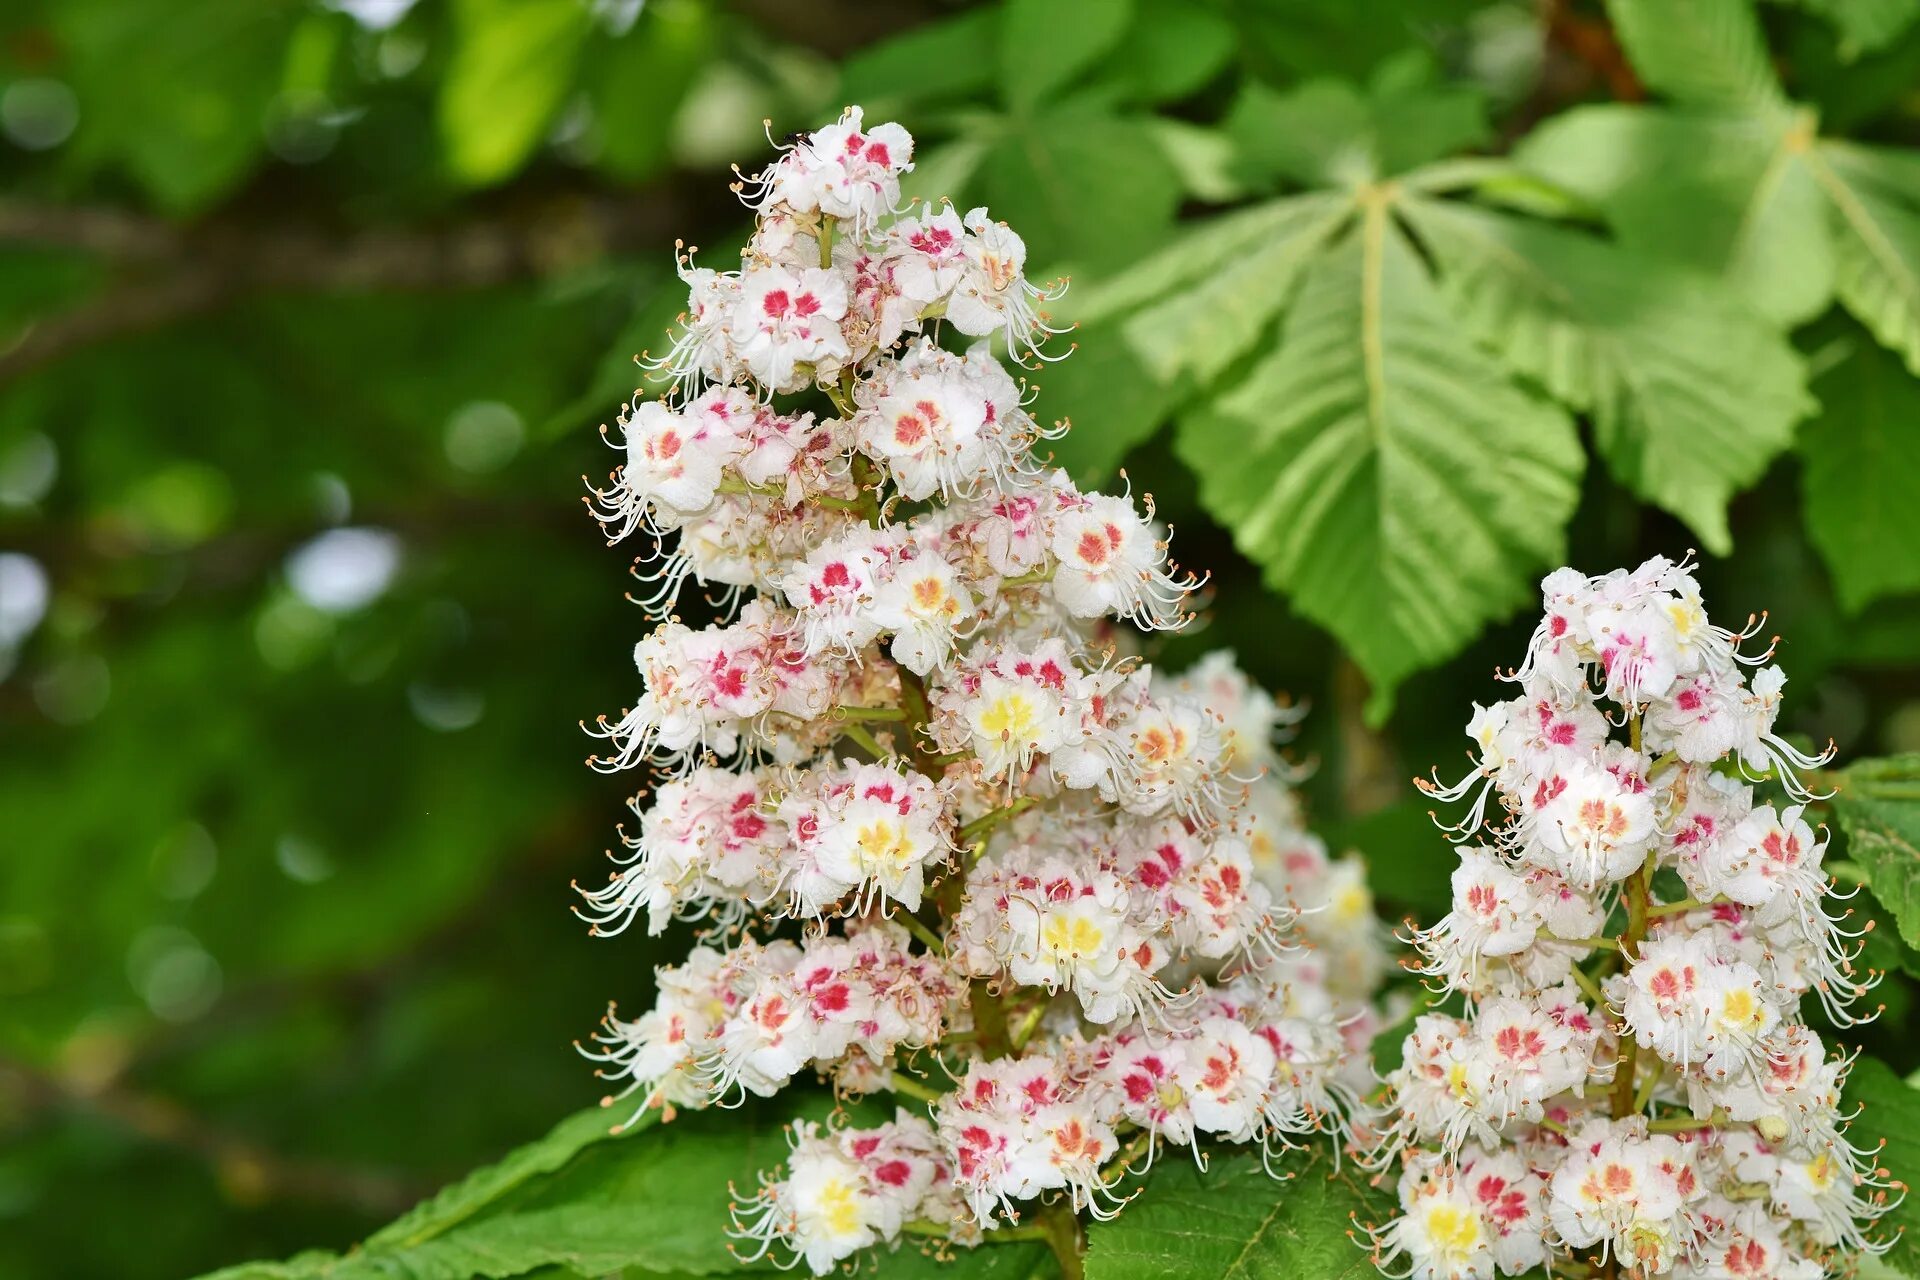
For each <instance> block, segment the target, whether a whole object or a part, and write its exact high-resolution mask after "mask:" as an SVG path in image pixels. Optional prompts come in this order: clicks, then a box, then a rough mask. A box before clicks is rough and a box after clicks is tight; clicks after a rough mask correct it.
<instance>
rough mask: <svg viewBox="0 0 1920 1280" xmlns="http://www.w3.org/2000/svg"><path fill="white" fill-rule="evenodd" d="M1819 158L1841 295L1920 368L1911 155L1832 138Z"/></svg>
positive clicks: (1917, 223) (1918, 199) (1917, 225)
mask: <svg viewBox="0 0 1920 1280" xmlns="http://www.w3.org/2000/svg"><path fill="white" fill-rule="evenodd" d="M1814 160H1815V173H1816V175H1817V176H1818V177H1819V178H1820V181H1821V186H1822V188H1823V189H1824V190H1825V191H1826V193H1827V195H1828V197H1829V198H1830V199H1831V200H1832V201H1833V209H1834V215H1835V219H1834V225H1835V228H1836V238H1837V242H1838V245H1839V252H1838V262H1839V273H1838V286H1839V293H1840V301H1842V302H1843V303H1845V304H1846V306H1847V310H1849V311H1851V312H1853V314H1854V315H1856V316H1858V317H1859V319H1860V323H1862V324H1864V325H1866V326H1867V328H1869V329H1871V330H1872V331H1873V334H1874V336H1875V337H1877V338H1879V339H1880V341H1881V342H1882V343H1884V344H1885V345H1886V346H1888V347H1890V348H1891V349H1893V350H1894V351H1897V352H1899V353H1900V355H1901V357H1902V358H1903V359H1905V360H1906V362H1907V368H1909V369H1911V370H1912V371H1913V372H1914V373H1915V374H1920V182H1917V181H1916V180H1915V178H1914V171H1913V160H1912V157H1911V156H1907V155H1904V154H1901V153H1898V152H1889V151H1883V150H1880V149H1879V148H1876V147H1866V146H1860V145H1858V144H1855V143H1845V142H1831V143H1822V144H1821V145H1820V148H1819V149H1818V150H1817V151H1816V152H1815V153H1814Z"/></svg>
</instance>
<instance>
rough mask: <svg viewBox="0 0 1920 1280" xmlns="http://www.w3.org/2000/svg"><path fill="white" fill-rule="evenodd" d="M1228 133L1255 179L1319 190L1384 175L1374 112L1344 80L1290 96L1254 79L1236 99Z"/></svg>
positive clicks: (1310, 84)
mask: <svg viewBox="0 0 1920 1280" xmlns="http://www.w3.org/2000/svg"><path fill="white" fill-rule="evenodd" d="M1226 130H1227V136H1228V137H1230V138H1231V139H1233V141H1234V144H1235V146H1236V147H1237V148H1238V150H1239V152H1240V157H1241V166H1242V169H1243V171H1244V172H1245V174H1246V176H1247V177H1249V178H1251V179H1256V180H1257V179H1261V178H1286V179H1289V180H1290V181H1293V182H1297V183H1300V184H1302V185H1303V186H1315V187H1318V186H1334V185H1339V184H1345V183H1355V182H1365V181H1367V180H1369V179H1371V178H1374V177H1377V176H1378V172H1379V161H1378V159H1377V157H1376V156H1375V155H1374V149H1373V143H1374V135H1373V116H1372V113H1371V112H1370V111H1369V110H1368V104H1367V100H1366V98H1365V97H1363V96H1362V95H1361V93H1360V91H1359V90H1358V89H1356V88H1354V87H1353V86H1352V85H1350V84H1348V83H1346V82H1345V81H1344V80H1309V81H1307V82H1306V83H1305V84H1303V85H1300V86H1298V87H1297V88H1293V89H1289V90H1286V91H1285V92H1282V91H1280V90H1278V89H1274V88H1272V87H1271V86H1269V85H1267V84H1265V83H1263V82H1262V81H1259V80H1249V81H1247V82H1246V84H1245V85H1244V86H1242V88H1241V90H1240V95H1239V96H1238V97H1237V98H1235V99H1234V103H1233V109H1232V111H1230V112H1229V113H1228V115H1227V120H1226Z"/></svg>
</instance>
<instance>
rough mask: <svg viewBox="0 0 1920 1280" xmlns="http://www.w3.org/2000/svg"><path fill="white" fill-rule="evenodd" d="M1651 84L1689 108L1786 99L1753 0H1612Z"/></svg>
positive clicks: (1623, 39)
mask: <svg viewBox="0 0 1920 1280" xmlns="http://www.w3.org/2000/svg"><path fill="white" fill-rule="evenodd" d="M1607 14H1608V16H1609V17H1611V18H1612V19H1613V28H1614V31H1615V32H1616V33H1618V35H1619V37H1620V43H1621V44H1622V45H1623V46H1625V48H1626V51H1627V58H1628V60H1629V61H1631V62H1632V63H1633V69H1634V70H1635V71H1637V72H1639V73H1640V78H1641V79H1642V80H1644V81H1646V82H1647V85H1648V87H1650V88H1652V89H1654V90H1655V91H1657V92H1659V93H1661V94H1664V95H1665V96H1666V97H1669V98H1672V99H1673V100H1674V101H1675V102H1680V103H1685V104H1687V105H1689V106H1699V107H1717V108H1729V109H1734V110H1740V109H1753V108H1756V107H1769V106H1780V105H1784V103H1785V99H1784V97H1783V96H1782V95H1781V93H1780V82H1779V81H1778V79H1776V78H1775V76H1774V74H1773V64H1772V63H1771V62H1770V61H1769V59H1768V57H1767V45H1766V41H1765V40H1764V39H1763V38H1762V37H1761V34H1760V23H1759V20H1758V18H1757V17H1756V16H1755V14H1754V12H1753V4H1752V0H1607Z"/></svg>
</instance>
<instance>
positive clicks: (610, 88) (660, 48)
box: [592, 0, 720, 180]
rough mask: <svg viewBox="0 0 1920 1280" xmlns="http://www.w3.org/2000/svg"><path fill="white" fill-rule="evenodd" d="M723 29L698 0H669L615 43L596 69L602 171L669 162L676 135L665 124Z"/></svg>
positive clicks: (644, 170)
mask: <svg viewBox="0 0 1920 1280" xmlns="http://www.w3.org/2000/svg"><path fill="white" fill-rule="evenodd" d="M719 34H720V33H719V29H718V27H717V25H716V24H715V22H714V20H713V15H712V14H711V13H710V12H708V10H707V9H705V8H704V7H702V5H701V4H700V3H699V2H698V0H667V2H666V3H657V2H656V3H654V4H649V5H648V6H647V7H646V8H645V9H643V10H642V11H641V13H640V16H639V18H638V19H637V20H636V21H635V22H634V25H633V29H632V30H630V31H628V32H627V33H626V34H625V35H624V36H622V37H620V39H618V40H617V41H614V42H613V43H612V44H611V45H610V46H609V47H608V48H607V50H606V54H605V56H604V57H603V58H601V59H600V61H599V64H598V65H597V66H596V67H594V68H593V72H594V77H595V82H594V85H593V89H592V96H593V105H594V111H595V114H596V123H597V127H598V130H599V137H600V167H601V168H603V169H605V170H606V171H607V172H608V173H610V174H613V175H614V176H615V177H618V178H623V179H628V180H632V179H636V178H645V177H649V176H651V175H652V174H654V173H656V172H658V171H659V170H660V169H662V168H664V167H665V166H666V164H667V161H668V159H669V152H670V143H671V138H670V135H669V133H668V131H667V130H665V129H663V128H661V127H660V123H661V122H662V121H666V120H671V119H672V118H673V113H674V112H675V111H676V110H677V109H678V108H679V106H680V103H681V101H682V100H683V99H685V97H686V95H687V91H688V90H689V89H691V88H692V87H693V83H694V80H695V78H696V77H697V76H698V75H699V73H700V72H701V71H702V70H703V69H704V68H705V67H706V65H707V62H708V59H710V58H711V57H712V55H713V52H714V48H715V46H716V44H717V43H718V38H719Z"/></svg>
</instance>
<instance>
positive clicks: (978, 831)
mask: <svg viewBox="0 0 1920 1280" xmlns="http://www.w3.org/2000/svg"><path fill="white" fill-rule="evenodd" d="M1039 803H1040V801H1039V800H1038V798H1036V797H1034V796H1021V797H1020V798H1019V799H1018V800H1015V801H1014V802H1013V803H1012V804H1009V805H1006V806H1004V807H1002V808H999V809H995V810H994V811H993V812H992V813H983V814H981V815H980V816H979V817H977V818H975V819H974V820H973V821H972V822H969V823H968V824H967V825H966V826H964V827H962V828H960V831H959V834H958V835H956V836H955V837H954V841H955V843H957V844H960V845H963V846H964V845H970V844H975V843H977V842H978V841H979V839H980V837H981V836H984V835H986V834H987V832H989V831H991V830H993V829H994V828H995V827H997V826H999V825H1000V824H1001V823H1003V822H1005V821H1007V820H1008V819H1009V818H1017V817H1019V816H1020V815H1021V814H1023V813H1025V812H1026V811H1027V810H1029V809H1031V808H1033V806H1034V805H1036V804H1039Z"/></svg>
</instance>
